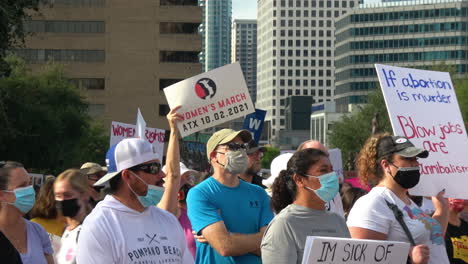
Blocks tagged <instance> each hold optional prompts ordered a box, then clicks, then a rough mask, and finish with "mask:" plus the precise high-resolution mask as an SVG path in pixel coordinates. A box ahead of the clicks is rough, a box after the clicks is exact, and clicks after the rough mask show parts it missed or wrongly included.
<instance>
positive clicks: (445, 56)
mask: <svg viewBox="0 0 468 264" xmlns="http://www.w3.org/2000/svg"><path fill="white" fill-rule="evenodd" d="M376 63H377V64H387V65H393V66H400V67H411V68H419V69H431V67H434V66H435V65H437V64H446V65H450V66H453V68H454V70H455V71H456V72H457V73H459V74H465V73H467V70H468V1H466V0H461V1H460V0H458V1H452V0H449V1H443V0H442V1H441V0H437V1H431V0H424V1H408V2H398V1H397V2H385V3H373V4H364V5H361V6H360V7H359V8H356V9H354V10H352V11H351V12H349V13H347V14H345V15H344V16H342V17H340V18H339V19H338V21H337V22H336V61H335V66H336V74H335V75H336V81H335V85H336V94H335V95H336V96H335V100H336V110H337V112H348V111H349V109H350V108H351V107H352V106H353V105H356V104H362V103H366V102H367V101H366V100H367V96H366V95H367V94H368V93H369V91H372V90H375V89H377V88H379V86H378V79H377V75H376V71H375V68H374V64H376Z"/></svg>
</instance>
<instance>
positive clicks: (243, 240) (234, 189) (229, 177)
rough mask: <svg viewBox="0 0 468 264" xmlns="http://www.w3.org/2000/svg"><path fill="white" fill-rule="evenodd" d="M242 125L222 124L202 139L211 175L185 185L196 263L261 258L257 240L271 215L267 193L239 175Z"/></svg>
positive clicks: (245, 135)
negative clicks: (198, 238)
mask: <svg viewBox="0 0 468 264" xmlns="http://www.w3.org/2000/svg"><path fill="white" fill-rule="evenodd" d="M251 138H252V136H251V134H250V132H248V131H246V130H241V131H234V130H232V129H222V130H220V131H218V132H216V133H214V134H213V136H212V137H211V138H210V139H209V140H208V143H207V147H206V148H207V155H208V160H209V161H210V163H211V165H212V166H213V171H214V173H213V176H212V177H210V178H208V179H206V180H205V181H203V182H202V183H200V184H198V185H196V186H195V187H194V188H192V189H191V190H190V192H189V193H188V197H187V207H188V216H189V219H190V222H191V223H192V228H193V230H194V231H195V232H196V233H197V234H198V235H203V236H204V237H205V239H206V240H207V241H208V243H199V242H198V241H197V253H196V260H195V262H196V263H204V264H205V263H216V264H223V263H261V258H260V243H261V240H262V236H263V232H264V231H265V229H266V227H267V225H268V223H269V222H270V221H271V219H272V218H273V213H272V211H271V209H270V199H269V197H268V195H267V194H266V192H265V191H264V190H263V189H262V188H260V187H258V186H255V185H252V184H250V183H246V182H244V181H241V180H239V178H238V176H239V174H241V173H243V172H244V171H245V169H246V168H247V165H248V160H247V153H246V144H245V143H246V142H248V141H249V140H250V139H251Z"/></svg>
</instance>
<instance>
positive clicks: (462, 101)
mask: <svg viewBox="0 0 468 264" xmlns="http://www.w3.org/2000/svg"><path fill="white" fill-rule="evenodd" d="M453 85H454V86H455V92H456V94H457V100H458V105H459V106H460V111H461V114H462V117H463V120H464V122H465V127H466V129H467V130H468V76H467V75H465V76H464V78H459V79H456V80H455V81H454V82H453Z"/></svg>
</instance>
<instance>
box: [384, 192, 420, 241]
mask: <svg viewBox="0 0 468 264" xmlns="http://www.w3.org/2000/svg"><path fill="white" fill-rule="evenodd" d="M385 202H386V203H387V205H388V207H389V208H390V210H392V212H393V214H394V215H395V218H396V220H397V221H398V223H400V225H401V227H402V228H403V230H404V231H405V234H406V236H407V237H408V240H409V241H410V243H411V246H413V247H414V246H416V243H415V242H414V239H413V236H412V235H411V232H410V230H409V228H408V226H407V225H406V223H405V221H404V220H403V212H401V210H400V209H398V206H396V205H395V204H392V203H390V202H389V201H387V200H385Z"/></svg>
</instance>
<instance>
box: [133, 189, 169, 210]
mask: <svg viewBox="0 0 468 264" xmlns="http://www.w3.org/2000/svg"><path fill="white" fill-rule="evenodd" d="M163 194H164V188H163V187H159V186H155V185H151V184H148V192H147V193H146V195H145V196H138V200H139V201H140V203H141V204H142V205H143V206H144V207H148V206H155V205H157V204H158V203H159V201H161V198H162V196H163Z"/></svg>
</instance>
